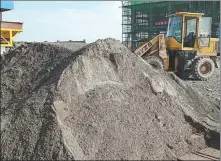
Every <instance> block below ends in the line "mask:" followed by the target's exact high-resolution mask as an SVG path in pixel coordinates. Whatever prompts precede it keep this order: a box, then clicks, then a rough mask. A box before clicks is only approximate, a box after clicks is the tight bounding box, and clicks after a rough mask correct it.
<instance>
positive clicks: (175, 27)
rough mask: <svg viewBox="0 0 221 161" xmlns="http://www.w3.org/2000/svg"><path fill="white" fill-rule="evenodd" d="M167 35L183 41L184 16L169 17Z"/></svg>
mask: <svg viewBox="0 0 221 161" xmlns="http://www.w3.org/2000/svg"><path fill="white" fill-rule="evenodd" d="M167 37H174V38H175V39H176V40H177V41H178V42H180V43H181V40H182V39H181V37H182V16H175V17H171V18H170V19H169V24H168V29H167Z"/></svg>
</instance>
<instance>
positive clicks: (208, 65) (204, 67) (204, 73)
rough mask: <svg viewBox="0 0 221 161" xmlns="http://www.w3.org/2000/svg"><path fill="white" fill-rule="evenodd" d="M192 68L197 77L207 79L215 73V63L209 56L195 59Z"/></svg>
mask: <svg viewBox="0 0 221 161" xmlns="http://www.w3.org/2000/svg"><path fill="white" fill-rule="evenodd" d="M192 70H193V76H194V77H195V78H196V79H199V80H203V81H206V80H208V79H209V78H210V77H211V76H212V75H213V73H214V70H215V65H214V62H213V60H212V59H210V58H209V57H198V58H196V59H195V60H194V61H193V65H192Z"/></svg>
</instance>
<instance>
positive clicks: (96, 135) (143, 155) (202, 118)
mask: <svg viewBox="0 0 221 161" xmlns="http://www.w3.org/2000/svg"><path fill="white" fill-rule="evenodd" d="M1 66H2V67H3V68H2V69H1V74H2V81H1V86H2V95H1V101H2V108H1V110H2V113H1V134H2V135H1V139H2V149H1V154H2V155H1V159H22V160H29V159H32V160H33V159H47V160H51V159H59V160H61V159H77V160H78V159H137V160H138V159H150V160H151V159H158V160H164V159H176V158H177V157H179V156H182V155H184V154H185V153H187V152H191V151H194V150H199V149H202V148H205V147H208V146H211V147H215V148H219V146H220V145H219V142H220V140H219V135H220V134H219V110H218V109H217V108H216V105H215V104H213V103H211V102H209V101H208V100H207V98H205V97H204V96H201V95H200V94H198V93H197V92H195V91H194V90H193V89H192V88H191V87H189V86H188V85H186V84H185V82H183V81H181V80H180V79H179V78H177V77H176V76H175V75H170V74H168V73H165V72H163V71H157V70H154V69H152V68H151V66H150V65H148V64H147V63H146V62H145V61H144V60H143V59H141V58H140V57H139V56H137V55H135V54H133V53H131V52H130V51H129V50H128V49H127V48H126V47H124V46H123V45H122V44H121V43H120V42H119V41H116V40H114V39H105V40H98V41H96V42H95V43H92V44H89V45H87V46H85V47H84V48H82V49H80V50H78V51H75V52H73V51H71V50H68V49H65V48H61V47H58V46H54V45H49V44H39V43H25V44H23V45H21V46H19V47H17V48H16V49H14V50H12V51H9V52H8V53H7V54H6V55H4V58H3V60H2V64H1Z"/></svg>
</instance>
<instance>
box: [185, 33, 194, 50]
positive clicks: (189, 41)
mask: <svg viewBox="0 0 221 161" xmlns="http://www.w3.org/2000/svg"><path fill="white" fill-rule="evenodd" d="M195 40H196V35H195V33H194V32H190V33H189V34H188V36H186V37H185V41H184V47H194V43H195Z"/></svg>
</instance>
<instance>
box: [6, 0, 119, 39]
mask: <svg viewBox="0 0 221 161" xmlns="http://www.w3.org/2000/svg"><path fill="white" fill-rule="evenodd" d="M14 3H15V5H14V7H15V8H14V10H11V11H8V12H4V13H3V16H2V18H3V20H4V21H15V22H23V23H24V24H23V30H24V31H23V32H22V33H20V34H18V35H17V36H16V37H15V41H36V42H38V41H57V40H60V41H68V40H75V41H79V40H83V39H85V40H86V42H87V43H91V42H94V41H96V40H97V39H103V38H107V37H112V38H115V39H118V40H121V34H122V26H121V23H122V11H121V8H120V6H121V2H120V1H88V2H87V1H81V2H80V1H15V2H14Z"/></svg>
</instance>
